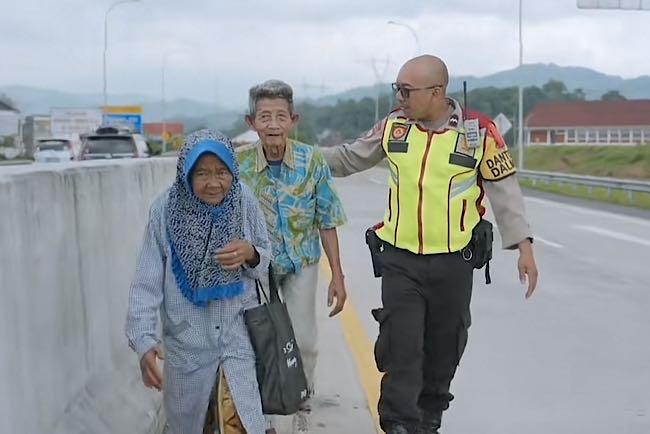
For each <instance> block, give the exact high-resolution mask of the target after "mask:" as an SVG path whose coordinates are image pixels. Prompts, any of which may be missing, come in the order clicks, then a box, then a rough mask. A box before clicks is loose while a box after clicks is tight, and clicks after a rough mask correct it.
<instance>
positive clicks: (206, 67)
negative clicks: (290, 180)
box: [0, 0, 650, 106]
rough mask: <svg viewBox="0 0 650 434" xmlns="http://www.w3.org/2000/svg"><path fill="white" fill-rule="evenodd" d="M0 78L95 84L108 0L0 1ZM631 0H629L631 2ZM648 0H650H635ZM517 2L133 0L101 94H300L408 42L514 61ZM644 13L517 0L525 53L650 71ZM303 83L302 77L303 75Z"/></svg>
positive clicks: (348, 78) (121, 20)
mask: <svg viewBox="0 0 650 434" xmlns="http://www.w3.org/2000/svg"><path fill="white" fill-rule="evenodd" d="M0 1H1V6H0V85H12V84H23V85H32V86H40V87H47V88H54V89H60V90H66V91H77V92H84V93H100V92H101V90H102V49H103V41H104V33H103V31H104V29H103V26H104V14H105V12H106V10H107V8H108V7H109V6H110V5H111V4H113V3H114V0H0ZM635 1H638V0H635ZM642 1H646V2H648V1H650V0H642ZM517 6H518V2H517V1H516V0H455V1H451V0H419V1H416V0H400V1H394V0H393V1H387V0H322V1H319V0H313V1H309V0H276V1H268V0H231V1H228V2H224V1H221V0H141V1H140V2H138V3H132V4H129V3H127V4H122V5H120V6H118V7H116V8H115V9H114V10H113V11H112V12H111V14H110V15H109V38H108V40H109V51H108V88H109V93H130V92H138V93H143V94H147V95H151V96H159V95H160V92H161V71H162V64H163V61H162V59H163V56H164V55H165V53H167V56H168V60H167V67H166V75H167V93H168V95H169V96H170V97H189V98H194V99H200V100H204V101H210V102H214V101H215V100H217V99H218V100H221V101H222V102H224V103H225V105H231V104H236V105H238V106H243V105H244V104H245V102H246V95H247V89H248V87H249V86H250V85H251V84H253V83H255V82H258V81H261V80H264V79H267V78H281V79H284V80H286V81H288V82H290V83H291V84H292V85H293V86H294V88H295V90H296V93H298V94H299V96H300V95H304V94H307V93H308V94H310V95H312V96H315V95H318V94H319V93H320V92H321V91H320V90H318V89H315V88H309V87H308V86H309V85H311V86H321V85H325V86H327V89H326V91H325V93H333V92H336V91H340V90H345V89H348V88H350V87H354V86H358V85H366V84H371V83H372V82H374V81H375V73H374V72H373V69H372V68H371V66H370V64H369V62H368V60H369V59H371V58H373V57H374V58H377V59H383V60H384V63H385V60H386V59H387V58H388V59H389V64H388V66H384V65H383V64H382V63H381V62H378V65H377V66H378V68H377V69H378V73H379V75H380V76H381V78H382V79H383V80H384V81H392V80H393V79H394V77H395V75H396V73H397V70H398V69H399V66H400V65H401V64H402V63H403V62H404V61H405V60H406V59H408V58H409V57H411V56H412V55H413V54H414V52H415V51H416V44H415V39H414V38H413V36H412V34H411V33H410V32H409V30H408V29H407V28H406V27H401V26H396V25H389V24H387V22H388V21H389V20H395V21H399V22H402V23H405V24H408V25H410V26H411V27H412V28H413V29H415V30H416V32H417V34H418V36H419V39H420V44H421V47H422V52H426V53H432V54H436V55H438V56H440V57H442V58H443V59H444V60H445V61H446V62H447V64H448V66H449V69H450V72H451V74H452V75H460V74H463V75H464V74H470V75H478V76H481V75H486V74H489V73H492V72H497V71H501V70H504V69H510V68H513V67H515V66H516V65H517V62H518V34H517V16H518V9H517ZM649 46H650V11H648V12H642V11H586V10H581V9H578V8H577V7H576V1H575V0H545V1H541V0H539V1H538V0H524V62H525V63H533V62H544V63H549V62H553V63H557V64H560V65H576V66H586V67H590V68H593V69H596V70H599V71H601V72H605V73H609V74H615V75H620V76H623V77H626V78H631V77H637V76H640V75H650V57H648V52H649V49H648V47H649ZM306 85H307V86H306Z"/></svg>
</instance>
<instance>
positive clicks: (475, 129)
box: [463, 119, 481, 149]
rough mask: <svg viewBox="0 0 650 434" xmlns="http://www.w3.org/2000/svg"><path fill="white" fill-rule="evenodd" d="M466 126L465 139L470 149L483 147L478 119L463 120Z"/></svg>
mask: <svg viewBox="0 0 650 434" xmlns="http://www.w3.org/2000/svg"><path fill="white" fill-rule="evenodd" d="M463 126H464V127H465V139H466V140H467V146H468V147H469V148H470V149H477V148H480V147H481V131H480V128H479V125H478V119H467V120H466V121H464V122H463Z"/></svg>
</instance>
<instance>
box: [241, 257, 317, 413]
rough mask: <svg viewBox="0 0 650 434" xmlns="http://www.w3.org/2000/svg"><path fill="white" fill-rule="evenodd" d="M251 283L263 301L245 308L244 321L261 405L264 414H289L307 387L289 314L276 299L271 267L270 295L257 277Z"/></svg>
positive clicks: (302, 397) (304, 395) (276, 293)
mask: <svg viewBox="0 0 650 434" xmlns="http://www.w3.org/2000/svg"><path fill="white" fill-rule="evenodd" d="M255 285H256V288H257V295H258V299H259V298H260V293H261V294H263V295H264V299H265V301H266V304H261V305H259V306H257V307H254V308H252V309H248V310H246V311H245V312H244V321H245V323H246V327H247V328H248V334H249V336H250V339H251V343H252V344H253V349H254V350H255V354H256V367H257V381H258V383H259V387H260V395H261V397H262V409H263V411H264V414H279V415H289V414H293V413H295V412H296V411H298V408H299V407H300V404H302V403H303V402H304V401H305V400H306V399H307V398H308V397H309V396H308V395H309V391H308V386H307V379H306V377H305V371H304V369H303V365H302V358H301V357H300V350H299V349H298V344H297V343H296V338H295V335H294V333H293V326H292V325H291V318H290V317H289V312H288V311H287V306H286V305H285V304H284V303H283V302H282V300H280V296H279V294H278V287H277V285H276V283H275V279H274V278H273V273H272V272H271V267H269V287H270V288H269V289H270V291H269V292H270V298H269V297H268V296H267V294H266V292H265V291H264V287H263V285H262V283H261V282H260V281H259V280H256V281H255Z"/></svg>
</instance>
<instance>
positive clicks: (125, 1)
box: [103, 0, 140, 107]
mask: <svg viewBox="0 0 650 434" xmlns="http://www.w3.org/2000/svg"><path fill="white" fill-rule="evenodd" d="M139 1H140V0H120V1H118V2H115V3H113V4H112V5H110V6H109V8H108V9H107V10H106V13H105V14H104V61H103V70H104V75H103V76H104V80H103V81H104V107H106V106H107V105H108V93H107V91H106V88H107V86H106V53H107V52H108V14H110V13H111V11H112V10H113V9H115V8H116V7H117V6H119V5H121V4H124V3H136V2H139Z"/></svg>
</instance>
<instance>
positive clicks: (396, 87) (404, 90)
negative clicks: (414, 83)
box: [391, 83, 443, 99]
mask: <svg viewBox="0 0 650 434" xmlns="http://www.w3.org/2000/svg"><path fill="white" fill-rule="evenodd" d="M391 86H392V88H393V92H395V93H397V92H399V93H401V94H402V97H404V99H408V98H409V97H410V96H411V92H415V91H416V90H431V89H435V88H436V87H443V85H442V84H434V85H433V86H427V87H404V86H402V85H401V84H399V83H393V84H392V85H391Z"/></svg>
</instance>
